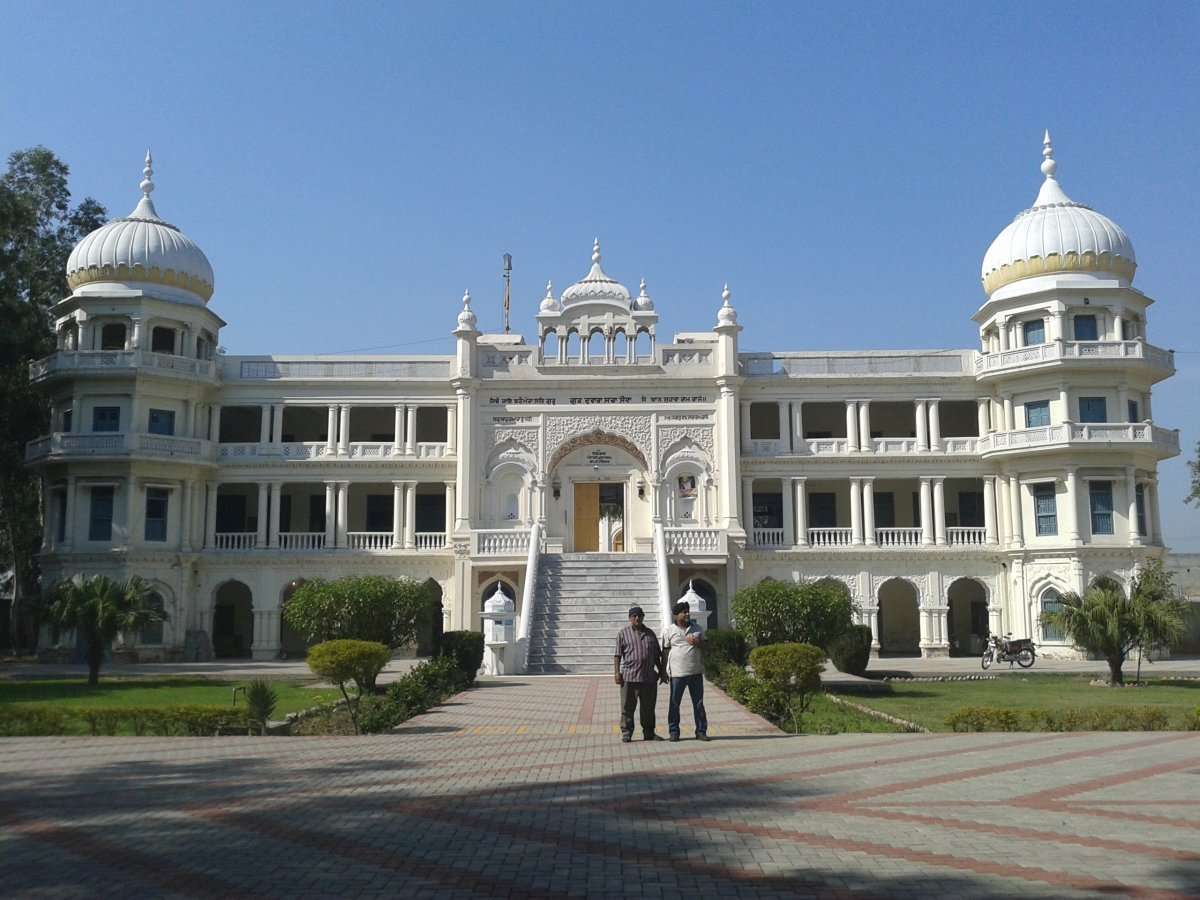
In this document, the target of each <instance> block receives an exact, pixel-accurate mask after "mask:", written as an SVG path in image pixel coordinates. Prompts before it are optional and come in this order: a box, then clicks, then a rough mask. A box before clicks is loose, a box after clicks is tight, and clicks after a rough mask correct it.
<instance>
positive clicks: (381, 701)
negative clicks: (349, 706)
mask: <svg viewBox="0 0 1200 900" xmlns="http://www.w3.org/2000/svg"><path fill="white" fill-rule="evenodd" d="M472 681H474V677H473V676H472V677H468V676H467V675H466V673H464V672H463V671H462V669H460V668H459V665H458V662H457V661H456V660H455V658H454V657H453V656H449V655H444V656H438V657H435V658H434V659H431V660H429V661H427V662H423V663H419V664H418V665H416V666H415V667H413V669H412V671H411V672H409V673H408V674H407V675H405V676H403V677H402V678H400V679H398V680H396V681H395V682H393V683H392V684H390V685H388V689H387V691H386V693H384V695H383V696H375V697H364V698H362V699H361V700H360V701H359V704H358V727H359V729H360V730H361V731H362V732H363V734H377V733H379V732H382V731H388V730H390V729H392V728H395V727H396V726H397V725H399V724H400V723H401V722H404V721H406V720H408V719H411V718H412V717H413V716H416V715H420V714H421V713H423V712H425V711H426V710H429V709H432V708H433V707H435V706H437V705H438V704H439V703H441V702H442V701H444V700H446V699H447V698H449V697H452V696H454V695H455V694H457V693H458V692H460V691H463V690H466V689H467V688H468V687H470V686H471V682H472Z"/></svg>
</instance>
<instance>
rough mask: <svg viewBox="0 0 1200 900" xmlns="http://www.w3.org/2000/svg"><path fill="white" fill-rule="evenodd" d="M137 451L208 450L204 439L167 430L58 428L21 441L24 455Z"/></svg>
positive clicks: (197, 453)
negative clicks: (127, 431) (129, 432)
mask: <svg viewBox="0 0 1200 900" xmlns="http://www.w3.org/2000/svg"><path fill="white" fill-rule="evenodd" d="M114 453H120V454H126V453H128V454H138V455H143V456H184V457H189V458H199V457H204V456H207V455H208V453H209V450H208V442H207V441H202V440H200V439H198V438H188V437H181V436H178V435H169V434H125V433H122V432H111V431H102V432H83V433H75V432H61V431H56V432H54V433H53V434H49V435H46V436H44V437H40V438H38V439H36V440H33V441H30V442H29V443H28V444H26V445H25V459H26V460H30V461H32V460H35V459H40V458H42V457H45V456H59V455H73V456H89V455H97V454H98V455H110V454H114Z"/></svg>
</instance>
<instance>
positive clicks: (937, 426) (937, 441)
mask: <svg viewBox="0 0 1200 900" xmlns="http://www.w3.org/2000/svg"><path fill="white" fill-rule="evenodd" d="M929 449H930V451H931V452H933V453H939V452H941V449H942V419H941V414H940V413H939V412H938V401H937V400H930V401H929Z"/></svg>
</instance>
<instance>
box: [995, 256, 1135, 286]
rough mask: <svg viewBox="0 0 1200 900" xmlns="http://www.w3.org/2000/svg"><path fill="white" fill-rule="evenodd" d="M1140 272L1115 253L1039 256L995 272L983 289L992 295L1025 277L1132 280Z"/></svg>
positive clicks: (1131, 263)
mask: <svg viewBox="0 0 1200 900" xmlns="http://www.w3.org/2000/svg"><path fill="white" fill-rule="evenodd" d="M1136 270H1137V263H1136V262H1134V261H1133V260H1130V259H1126V258H1125V257H1123V256H1115V255H1113V254H1111V253H1101V254H1099V255H1097V254H1095V253H1083V254H1078V253H1067V254H1065V255H1060V254H1058V253H1051V254H1049V255H1048V256H1045V257H1040V256H1035V257H1033V258H1032V259H1022V260H1017V261H1015V262H1012V263H1010V264H1008V265H1004V266H1001V267H1000V268H998V269H993V270H992V271H990V272H988V273H987V274H986V275H985V276H983V289H984V291H986V292H987V293H988V294H989V295H990V294H992V293H994V292H995V291H996V290H998V289H999V288H1002V287H1004V285H1006V284H1011V283H1012V282H1014V281H1019V280H1021V279H1022V278H1031V277H1033V276H1035V275H1050V274H1052V273H1056V272H1107V273H1111V274H1113V275H1116V276H1117V277H1119V278H1124V279H1127V280H1129V281H1132V280H1133V274H1134V272H1135V271H1136Z"/></svg>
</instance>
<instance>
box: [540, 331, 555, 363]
mask: <svg viewBox="0 0 1200 900" xmlns="http://www.w3.org/2000/svg"><path fill="white" fill-rule="evenodd" d="M542 359H544V360H550V361H551V362H557V361H558V333H557V332H556V331H553V330H550V331H547V332H546V334H545V336H544V337H543V338H542Z"/></svg>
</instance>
